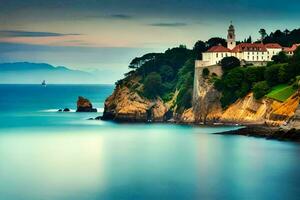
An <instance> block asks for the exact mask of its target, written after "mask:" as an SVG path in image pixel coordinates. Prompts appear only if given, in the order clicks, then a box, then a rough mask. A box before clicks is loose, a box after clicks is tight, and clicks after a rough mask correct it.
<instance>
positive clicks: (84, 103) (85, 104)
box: [76, 96, 97, 112]
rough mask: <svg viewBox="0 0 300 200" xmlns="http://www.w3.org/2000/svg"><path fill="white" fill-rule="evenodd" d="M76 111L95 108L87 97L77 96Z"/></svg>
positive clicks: (94, 110)
mask: <svg viewBox="0 0 300 200" xmlns="http://www.w3.org/2000/svg"><path fill="white" fill-rule="evenodd" d="M76 112H97V109H96V108H93V105H92V103H91V102H90V101H89V100H88V99H86V98H84V97H81V96H79V97H78V100H77V110H76Z"/></svg>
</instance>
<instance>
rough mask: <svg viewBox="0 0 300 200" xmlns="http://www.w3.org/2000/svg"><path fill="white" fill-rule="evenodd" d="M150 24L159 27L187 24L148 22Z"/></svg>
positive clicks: (184, 24)
mask: <svg viewBox="0 0 300 200" xmlns="http://www.w3.org/2000/svg"><path fill="white" fill-rule="evenodd" d="M149 25H150V26H159V27H180V26H187V25H188V24H187V23H181V22H171V23H153V24H149Z"/></svg>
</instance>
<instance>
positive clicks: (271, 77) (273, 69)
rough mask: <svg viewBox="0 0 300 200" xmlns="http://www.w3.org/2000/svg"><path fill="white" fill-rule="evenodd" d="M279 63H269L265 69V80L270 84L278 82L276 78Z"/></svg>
mask: <svg viewBox="0 0 300 200" xmlns="http://www.w3.org/2000/svg"><path fill="white" fill-rule="evenodd" d="M279 68H280V66H279V65H271V66H268V67H267V68H266V70H265V75H264V76H265V80H266V81H267V82H268V84H269V85H270V86H274V85H277V84H278V83H279V80H278V72H279Z"/></svg>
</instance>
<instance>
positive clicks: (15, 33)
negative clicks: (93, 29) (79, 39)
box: [0, 30, 81, 37]
mask: <svg viewBox="0 0 300 200" xmlns="http://www.w3.org/2000/svg"><path fill="white" fill-rule="evenodd" d="M69 35H81V34H77V33H67V34H63V33H54V32H35V31H21V30H0V37H62V36H69Z"/></svg>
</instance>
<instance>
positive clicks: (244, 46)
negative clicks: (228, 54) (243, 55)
mask: <svg viewBox="0 0 300 200" xmlns="http://www.w3.org/2000/svg"><path fill="white" fill-rule="evenodd" d="M231 51H232V52H243V51H261V52H263V51H267V48H266V47H265V45H264V44H261V43H241V44H238V45H237V46H236V47H234V48H233V49H232V50H231Z"/></svg>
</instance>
